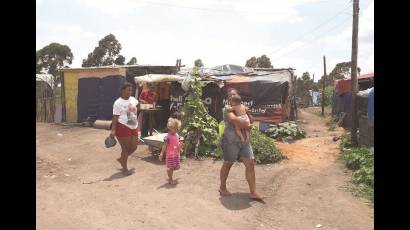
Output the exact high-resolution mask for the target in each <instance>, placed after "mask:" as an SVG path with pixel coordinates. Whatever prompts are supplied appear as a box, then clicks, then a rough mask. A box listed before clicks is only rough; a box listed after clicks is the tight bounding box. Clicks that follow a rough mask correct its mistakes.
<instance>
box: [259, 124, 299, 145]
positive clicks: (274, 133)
mask: <svg viewBox="0 0 410 230" xmlns="http://www.w3.org/2000/svg"><path fill="white" fill-rule="evenodd" d="M265 134H266V135H267V136H269V137H271V138H273V139H275V140H279V141H285V142H289V141H293V140H299V139H302V138H305V137H306V132H305V130H303V129H302V128H301V127H299V126H298V124H297V123H296V122H294V121H289V122H284V123H280V124H271V125H270V128H268V129H267V130H266V131H265Z"/></svg>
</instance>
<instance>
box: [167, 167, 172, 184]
mask: <svg viewBox="0 0 410 230" xmlns="http://www.w3.org/2000/svg"><path fill="white" fill-rule="evenodd" d="M167 173H168V183H170V184H173V183H174V180H173V179H172V175H173V174H174V170H173V169H170V168H169V169H167Z"/></svg>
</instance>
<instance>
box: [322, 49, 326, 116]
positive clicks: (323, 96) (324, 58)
mask: <svg viewBox="0 0 410 230" xmlns="http://www.w3.org/2000/svg"><path fill="white" fill-rule="evenodd" d="M323 70H324V73H325V74H324V75H323V88H322V116H325V81H326V56H323Z"/></svg>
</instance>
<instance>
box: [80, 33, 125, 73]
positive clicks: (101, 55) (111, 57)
mask: <svg viewBox="0 0 410 230" xmlns="http://www.w3.org/2000/svg"><path fill="white" fill-rule="evenodd" d="M121 48H122V47H121V44H120V43H119V42H118V40H117V39H116V38H115V36H114V35H113V34H109V35H107V36H105V37H104V38H103V39H101V40H100V41H99V42H98V46H97V47H95V48H94V51H93V52H92V53H89V54H88V56H87V58H86V59H83V64H82V66H83V67H90V66H107V65H112V64H114V63H115V62H118V63H124V61H125V58H124V57H123V56H122V55H120V51H121ZM120 56H122V57H120ZM123 59H124V60H123Z"/></svg>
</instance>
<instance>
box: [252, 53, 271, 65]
mask: <svg viewBox="0 0 410 230" xmlns="http://www.w3.org/2000/svg"><path fill="white" fill-rule="evenodd" d="M256 62H257V63H258V67H259V68H273V66H272V64H271V63H270V59H269V58H268V56H266V55H262V56H260V57H258V58H257V59H256Z"/></svg>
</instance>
